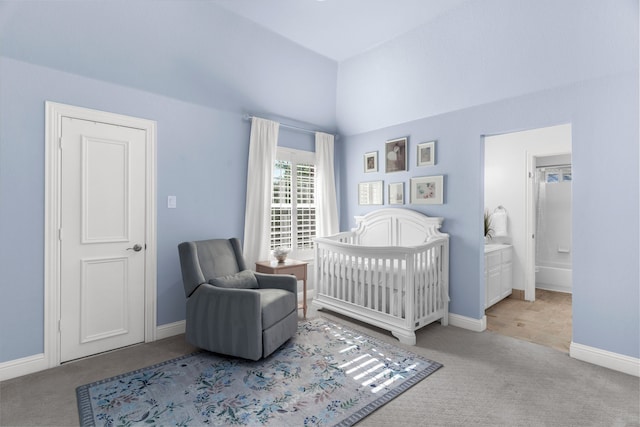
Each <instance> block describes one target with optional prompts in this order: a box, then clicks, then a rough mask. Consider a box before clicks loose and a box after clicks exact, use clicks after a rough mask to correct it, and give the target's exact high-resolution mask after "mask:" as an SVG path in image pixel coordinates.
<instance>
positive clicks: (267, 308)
mask: <svg viewBox="0 0 640 427" xmlns="http://www.w3.org/2000/svg"><path fill="white" fill-rule="evenodd" d="M178 253H179V255H180V267H181V268H182V281H183V284H184V293H185V296H186V297H187V319H186V323H187V325H186V339H187V341H188V342H190V343H191V344H193V345H195V346H197V347H200V348H203V349H205V350H209V351H212V352H216V353H221V354H227V355H231V356H237V357H242V358H245V359H251V360H258V359H260V358H262V357H266V356H268V355H270V354H271V353H273V352H274V351H275V350H276V349H277V348H278V347H280V346H281V345H282V344H284V343H285V342H286V341H287V340H288V339H289V338H291V337H292V336H293V335H295V333H296V331H297V328H298V313H297V289H298V282H297V279H296V278H295V277H294V276H289V275H282V274H273V275H271V274H261V273H253V272H250V271H248V270H247V268H246V264H245V261H244V258H243V257H242V249H241V246H240V240H238V239H237V238H232V239H212V240H201V241H196V242H184V243H180V245H178ZM238 273H240V274H238ZM252 274H253V276H254V277H255V281H256V282H257V286H258V288H257V289H251V288H247V283H251V285H250V286H253V283H254V282H253V280H252V278H251V277H250V276H251V275H252ZM234 284H237V285H234ZM227 286H237V287H227Z"/></svg>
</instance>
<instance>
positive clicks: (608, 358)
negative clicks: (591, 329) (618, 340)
mask: <svg viewBox="0 0 640 427" xmlns="http://www.w3.org/2000/svg"><path fill="white" fill-rule="evenodd" d="M569 356H571V357H573V358H574V359H578V360H582V361H583V362H588V363H592V364H594V365H598V366H602V367H604V368H608V369H613V370H614V371H619V372H624V373H625V374H629V375H633V376H634V377H640V359H637V358H635V357H631V356H625V355H624V354H618V353H613V352H611V351H607V350H602V349H599V348H596V347H589V346H587V345H583V344H578V343H575V342H573V341H572V342H571V345H570V346H569Z"/></svg>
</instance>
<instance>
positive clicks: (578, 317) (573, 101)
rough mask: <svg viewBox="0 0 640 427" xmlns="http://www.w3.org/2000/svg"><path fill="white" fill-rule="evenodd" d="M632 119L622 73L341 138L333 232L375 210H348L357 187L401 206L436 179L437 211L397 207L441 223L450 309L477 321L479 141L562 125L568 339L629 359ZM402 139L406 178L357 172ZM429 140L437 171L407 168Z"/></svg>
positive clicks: (634, 174)
mask: <svg viewBox="0 0 640 427" xmlns="http://www.w3.org/2000/svg"><path fill="white" fill-rule="evenodd" d="M639 113H640V112H639V110H638V75H637V73H629V74H626V75H624V76H617V77H611V78H605V79H599V80H597V81H590V82H584V83H580V84H575V85H571V86H569V87H565V88H562V89H555V90H549V91H544V92H540V93H536V94H533V95H527V96H523V97H518V98H512V99H509V100H506V101H500V102H496V103H491V104H487V105H483V106H478V107H473V108H470V109H465V110H461V111H457V112H453V113H449V114H444V115H440V116H436V117H431V118H425V119H422V120H417V121H412V122H407V123H404V124H401V125H396V126H392V127H389V128H385V129H382V130H378V131H373V132H368V133H364V134H359V135H354V136H349V137H347V138H345V141H344V143H343V144H341V145H339V147H340V149H341V151H340V153H339V157H340V158H341V159H343V161H342V163H341V165H340V173H341V176H342V185H341V188H342V190H343V195H342V198H341V206H342V209H341V228H342V229H348V228H350V227H353V226H354V225H355V224H354V220H353V216H354V215H361V214H363V213H366V212H368V211H371V210H373V209H375V208H376V207H362V206H358V204H357V200H358V199H357V184H358V182H362V181H371V180H383V181H384V186H385V204H386V193H387V189H388V188H387V185H388V184H389V183H392V182H405V198H406V199H407V200H408V192H409V184H408V183H409V179H410V177H412V176H427V175H444V176H445V188H446V190H445V196H444V197H445V204H444V205H441V206H429V207H425V206H422V205H421V206H418V205H410V204H409V203H408V201H407V204H406V205H405V207H407V208H410V209H415V210H419V211H421V212H424V213H426V214H428V215H432V216H442V217H444V218H445V221H444V227H443V229H444V231H445V232H447V233H450V235H451V248H450V267H451V268H450V286H451V290H450V294H451V305H450V310H451V312H452V313H456V314H460V315H463V316H467V317H471V318H475V319H480V318H481V316H482V315H483V309H482V295H484V294H483V286H484V284H483V279H482V278H483V277H484V275H483V265H482V262H483V261H482V260H483V257H482V253H483V245H484V242H483V238H482V212H483V197H484V196H483V188H482V186H483V177H484V171H483V164H482V161H483V154H482V153H483V146H482V135H487V134H499V133H505V132H510V131H516V130H524V129H532V128H538V127H545V126H551V125H557V124H562V123H571V124H572V131H573V172H574V181H573V186H574V187H573V203H574V216H573V227H574V232H573V239H574V240H573V245H572V247H573V248H574V261H573V262H574V263H573V272H574V273H573V274H574V275H573V280H574V291H573V301H574V304H573V307H574V310H573V340H574V341H575V342H577V343H580V344H584V345H588V346H592V347H596V348H601V349H605V350H608V351H612V352H615V353H620V354H625V355H629V356H632V357H638V356H639V355H640V354H639V348H640V341H639V337H640V315H639V311H640V310H639V309H640V307H639V301H640V294H639V286H638V283H640V277H639V275H638V259H639V257H640V251H639V248H638V236H639V232H640V231H639V229H638V218H639V213H638V203H639V201H638V194H639V191H640V190H639V186H638V182H639V178H640V177H639V175H638V167H639V165H638V155H639V153H638V139H639V134H638V114H639ZM406 135H408V136H409V161H408V163H409V171H408V172H395V173H389V174H385V173H383V172H379V173H368V174H365V173H364V172H363V171H362V169H363V168H362V156H363V154H364V153H365V152H369V151H375V150H378V151H379V153H382V152H383V150H384V142H385V141H386V140H387V139H391V138H395V137H398V136H406ZM432 139H437V140H438V142H437V145H436V151H437V165H435V166H430V167H421V168H418V167H416V166H415V164H416V158H415V150H416V144H417V143H420V142H425V141H428V140H432ZM523 161H524V159H523ZM603 168H604V169H603ZM382 170H384V167H383V166H382ZM603 170H611V171H614V170H615V172H614V175H615V178H612V179H613V180H615V181H616V182H618V183H619V185H612V181H611V179H603V174H602V173H601V171H603ZM598 171H600V172H598ZM607 175H608V174H607ZM604 248H609V249H604Z"/></svg>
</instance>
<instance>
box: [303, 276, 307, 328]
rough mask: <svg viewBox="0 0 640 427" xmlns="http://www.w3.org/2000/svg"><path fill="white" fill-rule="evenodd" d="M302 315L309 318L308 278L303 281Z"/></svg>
mask: <svg viewBox="0 0 640 427" xmlns="http://www.w3.org/2000/svg"><path fill="white" fill-rule="evenodd" d="M302 316H303V318H304V319H306V318H307V279H304V280H303V281H302Z"/></svg>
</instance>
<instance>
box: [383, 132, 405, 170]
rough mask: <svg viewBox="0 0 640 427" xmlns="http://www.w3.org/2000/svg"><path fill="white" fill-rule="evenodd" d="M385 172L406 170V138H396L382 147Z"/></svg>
mask: <svg viewBox="0 0 640 427" xmlns="http://www.w3.org/2000/svg"><path fill="white" fill-rule="evenodd" d="M384 154H385V164H386V170H385V171H386V172H387V173H388V172H399V171H406V170H407V138H406V137H405V138H397V139H392V140H389V141H387V142H386V144H385V147H384Z"/></svg>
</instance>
